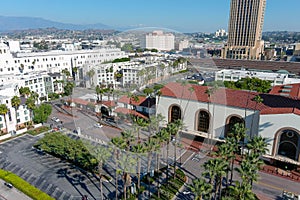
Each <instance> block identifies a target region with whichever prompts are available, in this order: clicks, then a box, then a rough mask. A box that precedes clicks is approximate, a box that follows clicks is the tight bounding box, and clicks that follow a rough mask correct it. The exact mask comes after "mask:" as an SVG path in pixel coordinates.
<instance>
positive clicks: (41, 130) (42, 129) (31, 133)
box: [26, 126, 50, 136]
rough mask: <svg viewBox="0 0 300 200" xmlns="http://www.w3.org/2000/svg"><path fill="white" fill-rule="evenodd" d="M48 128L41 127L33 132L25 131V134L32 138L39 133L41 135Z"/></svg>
mask: <svg viewBox="0 0 300 200" xmlns="http://www.w3.org/2000/svg"><path fill="white" fill-rule="evenodd" d="M49 130H50V128H49V127H47V126H41V127H38V128H36V129H33V130H29V131H27V132H26V133H28V134H30V135H33V136H36V135H38V134H40V133H43V132H46V131H49Z"/></svg>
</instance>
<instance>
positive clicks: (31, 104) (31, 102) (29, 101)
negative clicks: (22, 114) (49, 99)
mask: <svg viewBox="0 0 300 200" xmlns="http://www.w3.org/2000/svg"><path fill="white" fill-rule="evenodd" d="M25 104H26V106H27V108H28V109H29V112H30V120H31V121H32V119H33V110H34V109H35V107H36V106H35V99H34V98H33V97H29V98H27V99H26V102H25Z"/></svg>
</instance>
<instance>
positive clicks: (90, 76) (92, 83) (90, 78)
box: [86, 69, 95, 86]
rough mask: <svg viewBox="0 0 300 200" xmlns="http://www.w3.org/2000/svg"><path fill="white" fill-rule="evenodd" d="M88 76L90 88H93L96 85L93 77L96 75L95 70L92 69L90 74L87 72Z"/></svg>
mask: <svg viewBox="0 0 300 200" xmlns="http://www.w3.org/2000/svg"><path fill="white" fill-rule="evenodd" d="M86 75H87V76H88V77H89V81H90V86H93V85H94V81H93V77H94V75H95V70H94V69H90V70H89V71H88V72H86Z"/></svg>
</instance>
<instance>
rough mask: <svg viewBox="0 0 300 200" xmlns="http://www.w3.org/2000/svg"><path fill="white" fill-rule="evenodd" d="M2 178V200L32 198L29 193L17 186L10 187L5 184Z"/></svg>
mask: <svg viewBox="0 0 300 200" xmlns="http://www.w3.org/2000/svg"><path fill="white" fill-rule="evenodd" d="M4 182H5V181H3V180H2V179H0V200H21V199H22V200H31V198H29V197H28V196H27V195H25V194H24V193H22V192H20V191H19V190H17V189H16V188H15V187H12V188H9V187H7V186H6V185H4Z"/></svg>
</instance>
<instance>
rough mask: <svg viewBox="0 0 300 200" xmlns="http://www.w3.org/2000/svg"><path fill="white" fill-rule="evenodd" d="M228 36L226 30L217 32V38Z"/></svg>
mask: <svg viewBox="0 0 300 200" xmlns="http://www.w3.org/2000/svg"><path fill="white" fill-rule="evenodd" d="M227 35H228V33H227V32H226V31H225V30H224V29H219V30H217V31H216V32H215V36H216V37H223V36H227Z"/></svg>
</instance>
